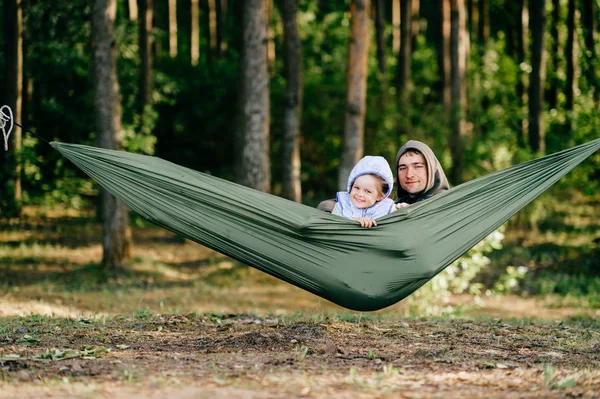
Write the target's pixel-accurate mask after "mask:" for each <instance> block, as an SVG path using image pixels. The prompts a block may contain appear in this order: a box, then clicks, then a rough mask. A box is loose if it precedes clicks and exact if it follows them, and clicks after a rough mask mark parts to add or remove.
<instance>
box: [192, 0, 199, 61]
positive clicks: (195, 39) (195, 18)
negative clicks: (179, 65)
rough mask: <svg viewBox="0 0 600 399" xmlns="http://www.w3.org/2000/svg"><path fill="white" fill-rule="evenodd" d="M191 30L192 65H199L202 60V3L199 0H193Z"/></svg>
mask: <svg viewBox="0 0 600 399" xmlns="http://www.w3.org/2000/svg"><path fill="white" fill-rule="evenodd" d="M191 1H192V3H191V6H192V9H191V12H190V16H191V32H190V36H191V37H190V57H191V60H192V65H194V66H195V65H198V60H200V4H199V0H191Z"/></svg>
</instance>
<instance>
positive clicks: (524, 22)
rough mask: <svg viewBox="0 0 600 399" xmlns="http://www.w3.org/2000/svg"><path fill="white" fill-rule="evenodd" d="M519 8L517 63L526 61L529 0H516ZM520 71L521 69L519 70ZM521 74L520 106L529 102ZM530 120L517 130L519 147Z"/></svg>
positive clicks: (523, 77)
mask: <svg viewBox="0 0 600 399" xmlns="http://www.w3.org/2000/svg"><path fill="white" fill-rule="evenodd" d="M516 9H517V27H516V28H517V29H516V31H517V32H516V33H517V37H516V42H517V43H516V52H517V54H516V59H517V65H523V64H524V63H525V49H526V48H527V37H528V31H529V8H528V6H527V0H516ZM519 71H520V70H519ZM519 73H520V76H519V77H518V79H517V99H520V101H521V104H519V108H521V106H523V105H524V104H526V103H527V102H528V99H527V90H526V80H527V77H526V75H525V74H524V73H523V72H521V71H520V72H519ZM528 130H529V120H528V119H527V120H523V121H522V122H521V124H520V129H519V131H518V132H517V143H518V145H519V147H521V148H525V147H526V146H527V144H526V141H527V140H526V137H527V136H528V133H527V132H528Z"/></svg>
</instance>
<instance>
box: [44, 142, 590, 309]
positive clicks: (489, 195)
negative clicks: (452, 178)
mask: <svg viewBox="0 0 600 399" xmlns="http://www.w3.org/2000/svg"><path fill="white" fill-rule="evenodd" d="M51 145H52V146H53V147H54V148H55V149H56V150H58V151H59V152H60V153H61V154H62V155H63V156H65V157H66V158H68V159H69V160H70V161H72V162H73V163H74V164H75V165H76V166H77V167H78V168H80V169H81V170H83V171H84V172H85V173H86V174H88V175H89V176H90V177H91V178H92V179H94V180H95V181H97V182H98V183H99V184H100V185H101V186H102V187H104V188H105V189H106V190H107V191H109V192H110V193H111V194H113V195H114V196H115V197H117V198H118V199H120V200H121V201H123V202H124V203H125V204H126V205H127V206H129V207H130V208H131V209H133V210H134V211H136V212H137V213H139V214H140V215H141V216H142V217H144V218H145V219H147V220H149V221H150V222H152V223H155V224H157V225H159V226H162V227H164V228H166V229H168V230H171V231H173V232H175V233H176V234H179V235H181V236H183V237H186V238H188V239H190V240H193V241H195V242H198V243H200V244H202V245H205V246H207V247H209V248H211V249H214V250H216V251H218V252H221V253H223V254H225V255H227V256H229V257H231V258H233V259H236V260H238V261H240V262H242V263H245V264H247V265H250V266H252V267H255V268H257V269H259V270H261V271H263V272H265V273H268V274H271V275H273V276H275V277H277V278H279V279H282V280H284V281H287V282H289V283H291V284H293V285H296V286H298V287H300V288H303V289H305V290H307V291H310V292H312V293H314V294H316V295H318V296H320V297H322V298H325V299H327V300H330V301H331V302H334V303H336V304H338V305H340V306H343V307H345V308H349V309H353V310H359V311H373V310H378V309H382V308H384V307H387V306H390V305H392V304H394V303H396V302H398V301H400V300H402V299H404V298H405V297H407V296H408V295H410V294H411V293H412V292H414V291H415V290H417V289H418V288H419V287H421V286H422V285H423V284H425V283H426V282H427V281H429V280H430V279H431V278H433V277H434V276H435V275H436V274H438V273H439V272H441V271H442V270H443V269H444V268H446V267H447V266H449V265H450V264H451V263H452V262H454V261H455V260H456V259H458V258H459V257H460V256H461V255H462V254H464V253H465V252H467V251H468V250H469V249H470V248H472V247H473V246H475V245H476V244H477V243H478V242H479V241H481V240H482V239H484V238H485V237H486V236H487V235H488V234H490V233H491V232H493V231H494V230H495V229H497V228H498V227H499V226H500V225H502V224H503V223H504V222H505V221H507V220H508V219H509V218H510V217H511V216H513V215H514V214H515V213H517V212H518V211H519V210H520V209H522V208H523V207H525V206H526V205H527V204H529V203H530V202H531V201H533V200H534V199H535V198H536V197H537V196H539V195H540V194H541V193H543V192H544V191H545V190H547V189H548V188H549V187H550V186H551V185H552V184H554V183H555V182H556V181H557V180H558V179H560V178H561V177H562V176H564V175H565V174H566V173H567V172H569V171H570V170H571V169H573V168H574V167H575V166H577V165H578V164H579V163H581V162H582V161H583V160H585V159H586V158H587V157H588V156H590V155H591V154H593V153H594V152H595V151H597V150H598V149H600V139H596V140H593V141H590V142H588V143H585V144H582V145H579V146H576V147H573V148H570V149H567V150H564V151H561V152H558V153H555V154H551V155H547V156H545V157H542V158H538V159H535V160H532V161H529V162H525V163H522V164H519V165H516V166H513V167H510V168H507V169H504V170H501V171H498V172H495V173H491V174H489V175H486V176H483V177H480V178H478V179H475V180H472V181H470V182H467V183H464V184H462V185H460V186H457V187H454V188H452V189H451V190H449V191H447V192H445V193H443V194H439V195H437V196H435V197H433V198H431V199H429V200H427V201H423V202H420V203H417V204H415V205H411V206H410V207H407V208H402V209H401V210H399V211H396V212H394V213H392V214H390V215H388V216H385V217H383V218H381V219H378V220H377V227H374V228H371V229H363V228H361V227H360V226H359V225H358V224H357V223H356V222H353V221H350V220H347V219H344V218H341V217H339V216H334V215H330V214H328V213H325V212H321V211H319V210H317V209H314V208H311V207H308V206H305V205H302V204H298V203H295V202H292V201H289V200H286V199H283V198H279V197H276V196H273V195H270V194H266V193H263V192H260V191H257V190H253V189H250V188H247V187H244V186H241V185H238V184H235V183H232V182H229V181H226V180H223V179H219V178H217V177H214V176H210V175H207V174H203V173H200V172H196V171H193V170H191V169H188V168H185V167H182V166H179V165H176V164H174V163H171V162H168V161H165V160H163V159H160V158H157V157H150V156H145V155H139V154H132V153H128V152H123V151H114V150H107V149H102V148H97V147H89V146H84V145H76V144H67V143H58V142H53V143H51Z"/></svg>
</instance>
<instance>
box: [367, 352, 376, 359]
mask: <svg viewBox="0 0 600 399" xmlns="http://www.w3.org/2000/svg"><path fill="white" fill-rule="evenodd" d="M367 359H369V360H375V359H377V355H376V354H375V352H373V351H372V350H369V352H368V353H367Z"/></svg>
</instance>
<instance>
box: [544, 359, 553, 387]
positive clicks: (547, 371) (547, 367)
mask: <svg viewBox="0 0 600 399" xmlns="http://www.w3.org/2000/svg"><path fill="white" fill-rule="evenodd" d="M552 374H554V370H553V369H552V365H551V364H550V363H544V387H545V388H549V387H550V380H551V379H552Z"/></svg>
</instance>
